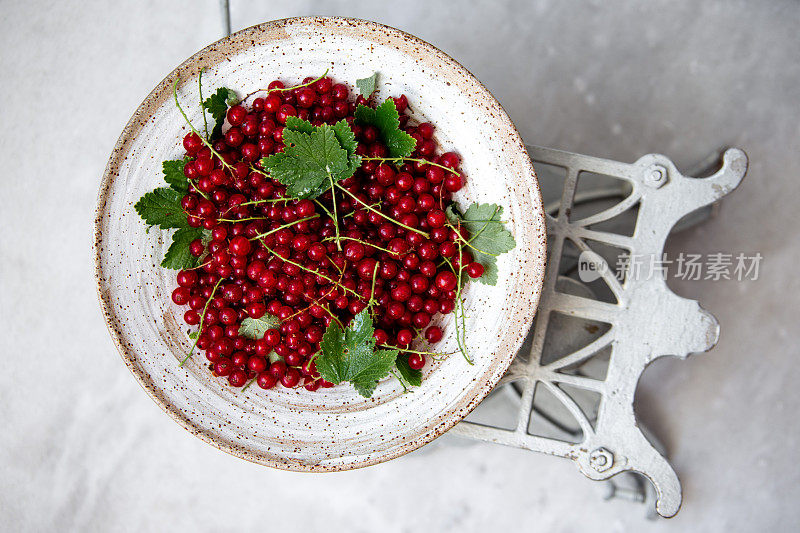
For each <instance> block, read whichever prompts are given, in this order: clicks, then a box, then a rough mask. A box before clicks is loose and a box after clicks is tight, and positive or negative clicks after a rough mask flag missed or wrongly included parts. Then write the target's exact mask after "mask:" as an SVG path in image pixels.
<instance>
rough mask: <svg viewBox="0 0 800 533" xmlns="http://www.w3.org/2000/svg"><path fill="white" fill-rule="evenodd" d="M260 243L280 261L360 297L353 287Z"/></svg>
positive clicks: (262, 242)
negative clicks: (350, 287) (346, 285)
mask: <svg viewBox="0 0 800 533" xmlns="http://www.w3.org/2000/svg"><path fill="white" fill-rule="evenodd" d="M261 244H262V245H263V246H264V248H266V250H267V251H268V252H269V253H271V254H272V255H274V256H275V257H279V258H280V259H281V260H282V261H286V262H287V263H289V264H290V265H294V266H296V267H297V268H299V269H301V270H305V271H306V272H310V273H311V274H314V275H315V276H320V277H321V278H322V279H324V280H327V281H329V282H331V283H332V284H334V285H336V286H337V287H341V288H342V289H343V290H345V291H348V292H351V293H353V294H354V295H355V296H356V297H357V298H361V295H360V294H358V293H357V292H356V291H354V290H353V289H349V288H347V287H345V286H344V285H342V284H340V283H339V282H337V281H335V280H333V279H332V278H329V277H328V276H326V275H325V274H322V273H320V272H316V271H314V270H311V269H310V268H308V267H304V266H303V265H301V264H300V263H297V262H295V261H292V260H291V259H288V258H284V257H281V256H280V255H278V254H277V253H275V250H273V249H272V248H270V247H269V246H267V245H266V244H264V241H263V240H262V241H261Z"/></svg>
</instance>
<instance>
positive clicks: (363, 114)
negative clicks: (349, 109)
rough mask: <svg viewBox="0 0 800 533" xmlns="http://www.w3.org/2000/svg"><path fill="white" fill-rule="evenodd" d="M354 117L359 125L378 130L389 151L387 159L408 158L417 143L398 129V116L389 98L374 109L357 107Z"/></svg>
mask: <svg viewBox="0 0 800 533" xmlns="http://www.w3.org/2000/svg"><path fill="white" fill-rule="evenodd" d="M355 117H356V122H357V123H359V124H371V125H373V126H375V127H376V128H378V131H379V132H380V136H381V140H382V141H383V143H384V144H385V145H386V147H387V148H388V149H389V157H409V156H410V155H411V153H412V152H413V151H414V147H415V146H416V145H417V141H416V140H415V139H414V137H412V136H411V135H409V134H408V133H406V132H404V131H403V130H401V129H400V114H399V113H398V112H397V107H396V106H395V104H394V100H392V99H391V98H387V99H386V101H385V102H383V103H382V104H381V105H379V106H378V107H376V108H375V109H373V108H371V107H367V106H365V105H359V106H358V107H357V108H356V113H355Z"/></svg>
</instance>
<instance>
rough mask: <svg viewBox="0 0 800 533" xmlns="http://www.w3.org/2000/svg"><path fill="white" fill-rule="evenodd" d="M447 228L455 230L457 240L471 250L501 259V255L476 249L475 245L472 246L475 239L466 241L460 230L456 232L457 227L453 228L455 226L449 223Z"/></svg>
mask: <svg viewBox="0 0 800 533" xmlns="http://www.w3.org/2000/svg"><path fill="white" fill-rule="evenodd" d="M470 222H471V221H470ZM490 222H494V221H490ZM487 225H488V224H487ZM447 226H448V227H450V228H451V229H453V230H454V231H455V234H456V238H457V239H459V240H460V241H462V242H463V243H464V244H466V245H467V246H469V247H470V248H472V249H473V250H475V251H476V252H480V253H482V254H486V255H491V256H492V257H500V255H499V254H493V253H491V252H486V251H484V250H481V249H480V248H478V247H476V246H475V245H473V244H472V243H471V242H470V241H472V240H473V239H475V237H472V238H471V239H470V240H469V241H468V240H467V239H465V238H464V237H462V236H461V233H459V232H458V230H456V227H455V226H453V225H452V224H450V223H449V222H448V223H447ZM485 228H486V226H484V229H485ZM481 231H483V229H481ZM478 235H480V232H478V233H477V234H476V235H475V236H476V237H477V236H478Z"/></svg>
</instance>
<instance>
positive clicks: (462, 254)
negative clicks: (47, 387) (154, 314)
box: [172, 78, 483, 391]
mask: <svg viewBox="0 0 800 533" xmlns="http://www.w3.org/2000/svg"><path fill="white" fill-rule="evenodd" d="M310 81H312V80H310V79H306V80H304V83H309V82H310ZM394 102H395V106H396V107H397V109H398V111H399V112H400V121H401V128H402V129H403V130H405V131H406V132H407V133H409V134H410V135H411V136H413V137H414V139H415V140H416V148H415V152H414V154H412V156H411V158H413V159H418V160H423V161H415V162H410V161H408V160H406V161H405V162H403V161H401V162H391V163H390V162H386V161H381V158H387V157H388V151H387V148H386V146H385V145H384V144H382V143H381V141H380V138H379V132H378V130H377V129H376V128H375V127H374V126H362V125H358V124H354V123H353V117H354V112H355V109H356V105H357V104H359V103H360V104H365V105H367V100H365V99H364V98H363V96H359V97H358V98H357V99H356V98H352V97H351V93H350V90H349V89H348V87H347V86H345V85H343V84H339V83H333V81H332V80H331V79H330V78H321V79H319V80H318V81H316V82H314V83H313V84H311V85H308V86H306V87H302V88H297V89H289V90H285V88H284V84H283V83H281V82H280V81H273V82H272V83H271V84H270V85H269V88H268V92H267V94H266V96H265V97H260V98H255V100H253V102H252V105H251V106H250V109H246V108H245V107H244V106H242V105H235V106H233V107H231V108H229V109H228V112H227V122H228V123H229V129H227V131H225V133H224V134H223V135H222V137H221V138H219V139H215V140H212V146H213V148H214V152H216V153H218V154H219V155H220V156H221V157H222V158H223V159H224V160H225V163H226V164H223V163H222V162H221V161H220V160H219V158H218V157H217V155H215V154H214V153H213V152H212V151H211V150H210V149H209V148H208V147H207V146H205V145H204V143H203V142H202V141H201V139H200V138H199V137H198V136H197V135H196V134H194V133H190V134H189V135H187V136H186V137H185V138H184V140H183V145H184V148H185V149H186V155H187V156H188V157H189V158H190V161H189V162H188V163H187V164H186V166H185V169H184V172H185V174H186V177H187V178H189V180H190V181H191V183H192V184H193V185H192V186H191V187H190V190H189V193H188V194H186V195H185V196H184V197H183V199H182V201H181V205H182V207H183V209H184V211H185V212H186V214H187V219H188V223H189V225H190V226H192V227H203V228H205V229H207V230H210V235H211V240H210V242H208V243H205V244H204V242H203V241H201V240H196V241H194V242H192V243H191V246H190V251H191V253H192V254H193V255H194V256H196V257H201V256H203V257H204V258H203V260H202V262H201V265H200V266H199V267H198V268H196V269H193V270H182V271H180V272H179V273H178V275H177V282H178V288H176V289H175V290H174V292H173V293H172V300H173V301H174V302H175V303H176V304H178V305H182V306H184V305H185V306H188V310H187V311H186V312H185V315H184V319H185V321H186V323H187V324H190V325H193V326H194V325H199V324H201V322H202V331H200V332H199V337H198V338H197V346H198V347H199V348H200V349H201V350H204V351H205V356H206V358H207V359H208V361H209V363H210V365H209V368H210V369H211V371H212V372H213V373H214V374H215V375H217V376H226V377H227V379H228V381H229V383H230V384H231V385H232V386H234V387H242V386H244V385H245V384H246V383H248V382H249V381H250V380H251V379H256V383H257V384H258V385H259V386H260V387H262V388H265V389H269V388H271V387H273V386H275V385H276V383H278V382H280V383H281V385H283V386H284V387H297V386H301V385H302V386H304V387H305V388H306V389H308V390H309V391H314V390H317V389H318V388H319V387H329V386H331V384H330V383H329V382H326V381H325V380H323V379H322V378H320V376H319V374H318V373H317V371H316V368H315V365H314V362H313V360H312V357H313V355H314V354H315V353H316V352H317V351H318V350H319V344H320V341H321V340H322V336H323V334H324V332H325V330H326V327H327V326H328V325H329V324H330V323H331V321H332V320H338V321H339V322H340V323H341V324H345V325H346V324H347V323H348V321H349V320H350V319H351V318H352V317H353V316H354V315H355V314H357V313H358V312H360V311H361V310H362V309H364V308H365V307H366V306H367V304H368V302H370V301H371V302H373V307H372V309H373V316H374V324H375V339H376V341H377V344H378V345H384V346H394V347H397V348H399V349H400V350H401V351H402V350H403V349H404V348H408V347H409V345H410V344H411V343H412V341H413V340H414V339H415V338H416V337H417V336H418V335H420V336H422V337H423V338H424V339H426V340H427V341H428V342H430V343H435V342H437V341H439V340H440V339H441V338H442V330H441V328H440V327H438V326H436V325H431V319H432V318H433V316H434V315H436V314H437V313H443V314H447V313H451V312H452V311H453V309H454V307H455V305H456V302H455V299H456V292H457V285H458V280H457V278H456V275H455V274H454V273H453V271H452V268H451V267H450V266H449V265H448V262H449V263H450V264H451V265H454V266H455V268H459V265H463V267H462V268H463V271H464V272H466V273H467V274H468V275H469V276H470V277H472V278H477V277H480V276H481V275H482V274H483V266H482V265H481V264H480V263H477V262H474V261H473V258H472V256H471V255H470V253H469V252H468V251H466V250H465V249H462V248H461V247H460V246H458V239H459V238H464V239H467V238H468V237H469V236H468V235H467V234H466V231H465V230H464V229H463V228H462V229H460V230H456V229H455V228H454V227H453V226H451V225H449V224H448V222H447V217H446V216H445V208H446V207H447V205H448V204H449V203H450V199H451V194H452V193H453V192H455V191H458V190H459V189H461V187H462V186H463V181H462V176H461V174H460V172H458V165H459V163H460V158H459V156H458V155H456V154H455V153H453V152H447V153H442V154H439V153H437V148H438V146H437V143H436V141H435V140H434V139H433V133H434V127H433V125H431V124H430V123H423V124H418V125H415V126H414V125H409V120H408V119H409V116H408V115H407V114H405V113H404V112H405V110H406V109H407V107H408V101H407V99H406V97H405V95H403V96H400V97H399V98H395V99H394ZM290 116H297V117H300V118H302V119H305V120H308V121H310V122H311V123H312V124H314V125H321V124H332V123H334V122H337V121H339V120H341V119H345V120H346V121H347V122H348V123H349V124H350V125H351V128H352V131H353V133H354V134H355V137H356V140H357V141H358V149H357V153H358V154H359V155H362V156H363V157H364V158H365V159H364V161H363V163H362V165H361V167H360V169H358V170H357V171H356V173H355V174H354V175H353V176H352V177H350V178H348V179H346V180H343V181H341V182H340V184H341V185H342V186H343V187H344V188H346V189H347V191H349V192H350V195H348V194H346V193H343V191H342V190H336V189H333V190H328V191H327V192H325V193H323V194H322V195H321V196H319V198H317V200H316V201H312V200H309V199H303V200H296V199H291V198H289V199H287V198H285V191H286V188H285V187H284V186H283V185H281V184H280V183H278V182H277V181H274V180H272V179H270V178H268V177H267V176H266V175H265V174H264V173H263V172H261V171H260V168H261V165H260V159H261V158H262V157H267V156H269V155H270V154H273V153H276V152H281V151H282V150H283V128H284V124H285V123H286V119H287V117H290ZM425 161H431V162H434V163H436V164H438V165H440V166H433V165H429V164H426V163H425ZM443 167H444V168H443ZM451 170H452V171H451ZM195 187H196V188H195ZM332 191H333V193H334V194H332ZM334 198H335V201H336V209H335V212H336V213H337V217H336V219H337V221H334V219H333V217H331V216H330V214H329V213H333V212H334V209H333V201H334ZM356 198H357V199H358V200H356ZM368 206H369V207H368ZM323 207H324V208H323ZM384 215H386V216H384ZM337 222H338V226H339V227H338V233H339V238H338V240H337V238H336V235H337V228H336V224H337ZM456 231H460V233H461V235H460V237H459V235H457V234H456ZM462 242H463V241H462ZM337 244H338V246H337ZM373 291H374V292H373ZM204 310H205V313H204V316H201V315H202V314H203V312H204ZM266 313H269V314H271V315H273V316H275V317H277V319H278V320H279V321H280V325H279V326H276V327H275V328H273V329H269V330H267V331H266V333H265V334H264V336H263V338H261V339H250V338H246V337H244V336H241V335H240V334H239V330H240V326H241V323H242V321H243V320H244V319H246V318H247V317H252V318H255V319H258V318H261V317H263V316H264V315H265V314H266ZM273 351H274V353H275V354H277V355H278V356H280V358H279V359H278V360H275V361H274V362H270V357H269V355H270V354H272V352H273ZM272 359H276V358H275V357H274V356H273V358H272ZM408 364H409V366H410V367H411V368H413V369H420V368H422V367H423V366H424V365H425V356H424V355H422V354H419V353H409V355H408Z"/></svg>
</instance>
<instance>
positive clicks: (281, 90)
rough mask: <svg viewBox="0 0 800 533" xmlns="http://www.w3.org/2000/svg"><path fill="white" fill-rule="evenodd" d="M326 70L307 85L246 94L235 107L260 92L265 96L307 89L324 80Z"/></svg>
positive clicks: (261, 90)
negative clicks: (264, 93) (264, 92)
mask: <svg viewBox="0 0 800 533" xmlns="http://www.w3.org/2000/svg"><path fill="white" fill-rule="evenodd" d="M328 70H330V69H325V72H323V73H322V76H320V77H319V78H315V79H313V80H311V81H310V82H308V83H302V84H300V85H294V86H292V87H284V88H282V89H256V90H255V91H253V92H251V93H248V94H247V96H245V97H244V98H242V99H241V100H239V103H238V104H237V105H239V104H242V103H244V102H245V101H246V100H247V99H248V98H250V97H251V96H253V95H254V94H256V93H260V92H263V91H266V92H267V94H270V93H281V92H284V91H292V90H294V89H302V88H303V87H308V86H309V85H313V84H315V83H317V82H318V81H319V80H321V79H322V78H324V77H325V76H327V75H328Z"/></svg>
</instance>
